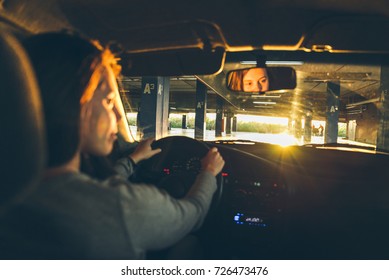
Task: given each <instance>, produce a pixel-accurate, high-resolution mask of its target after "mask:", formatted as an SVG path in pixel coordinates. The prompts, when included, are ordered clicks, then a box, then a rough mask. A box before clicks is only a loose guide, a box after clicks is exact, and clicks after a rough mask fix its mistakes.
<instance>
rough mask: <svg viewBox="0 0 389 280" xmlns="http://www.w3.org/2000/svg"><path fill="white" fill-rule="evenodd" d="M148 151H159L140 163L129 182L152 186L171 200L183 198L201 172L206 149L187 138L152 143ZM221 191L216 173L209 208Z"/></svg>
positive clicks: (174, 138) (220, 180)
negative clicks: (167, 195) (170, 197)
mask: <svg viewBox="0 0 389 280" xmlns="http://www.w3.org/2000/svg"><path fill="white" fill-rule="evenodd" d="M152 148H153V149H156V148H160V149H161V150H162V151H161V152H160V153H159V154H157V155H155V156H153V157H152V158H150V159H148V160H144V161H142V162H141V163H140V164H139V167H138V170H137V172H136V173H135V177H133V178H131V180H132V181H138V182H144V183H150V184H153V185H155V186H157V187H158V188H161V189H164V190H166V191H167V192H168V193H169V194H170V195H171V196H172V197H174V198H177V199H179V198H183V197H184V196H185V195H186V194H187V193H188V191H189V190H190V188H191V186H192V185H193V183H194V182H195V180H196V176H197V175H198V174H199V172H200V170H201V159H202V158H203V157H204V156H205V155H206V154H207V152H208V150H209V148H208V146H207V145H206V144H204V143H203V142H200V141H197V140H195V139H192V138H189V137H185V136H170V137H166V138H162V139H160V140H158V141H155V142H154V143H153V144H152ZM222 189H223V180H222V176H221V175H220V174H219V175H218V177H217V190H216V192H215V194H214V197H213V201H212V204H211V208H215V207H216V205H217V204H218V203H219V201H220V198H221V194H222Z"/></svg>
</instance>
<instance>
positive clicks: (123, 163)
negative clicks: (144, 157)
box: [113, 157, 136, 179]
mask: <svg viewBox="0 0 389 280" xmlns="http://www.w3.org/2000/svg"><path fill="white" fill-rule="evenodd" d="M135 167H136V164H135V163H134V162H133V161H132V160H131V158H129V157H124V158H121V159H118V160H117V161H116V162H115V164H114V166H113V169H114V170H115V171H116V172H117V174H119V175H120V176H122V177H124V178H125V179H128V178H129V177H130V176H131V175H132V173H134V170H135Z"/></svg>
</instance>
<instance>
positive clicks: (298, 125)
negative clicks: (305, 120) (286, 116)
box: [294, 116, 303, 141]
mask: <svg viewBox="0 0 389 280" xmlns="http://www.w3.org/2000/svg"><path fill="white" fill-rule="evenodd" d="M302 126H303V125H302V121H301V116H297V117H296V118H295V119H294V137H295V138H296V139H298V140H299V141H300V140H301V134H302V133H301V131H302Z"/></svg>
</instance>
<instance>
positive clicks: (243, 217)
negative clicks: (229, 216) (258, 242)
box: [234, 212, 268, 228]
mask: <svg viewBox="0 0 389 280" xmlns="http://www.w3.org/2000/svg"><path fill="white" fill-rule="evenodd" d="M234 222H235V223H236V224H237V225H246V226H256V227H262V228H266V227H268V224H267V223H266V221H265V220H264V219H263V218H262V217H260V216H258V215H255V214H254V215H253V214H245V213H243V212H238V213H236V214H235V215H234Z"/></svg>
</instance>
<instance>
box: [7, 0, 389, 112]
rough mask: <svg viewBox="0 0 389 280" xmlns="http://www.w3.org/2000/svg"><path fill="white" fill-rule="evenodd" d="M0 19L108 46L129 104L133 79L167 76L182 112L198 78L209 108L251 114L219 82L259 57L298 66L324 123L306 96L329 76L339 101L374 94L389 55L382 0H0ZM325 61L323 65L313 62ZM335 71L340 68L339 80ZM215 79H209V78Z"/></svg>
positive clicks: (247, 100)
mask: <svg viewBox="0 0 389 280" xmlns="http://www.w3.org/2000/svg"><path fill="white" fill-rule="evenodd" d="M150 5H152V9H149V8H148V7H150ZM0 15H1V20H2V21H3V22H4V23H8V24H7V28H11V27H10V26H14V27H15V28H16V29H17V30H18V32H19V33H20V35H21V36H24V35H25V34H31V33H32V34H34V33H40V32H49V31H58V30H64V29H66V30H73V31H76V32H79V33H81V34H84V35H86V36H88V37H90V38H97V39H98V40H100V41H101V42H102V43H103V44H111V46H112V48H113V49H116V50H117V51H118V52H120V53H121V58H122V66H123V74H124V76H125V79H124V82H125V83H126V87H127V89H129V90H130V92H131V98H132V99H133V100H132V101H133V102H132V103H134V104H136V103H137V101H138V100H139V98H140V77H142V76H150V75H158V76H172V80H171V85H170V91H171V95H172V98H171V100H172V101H173V102H176V103H180V104H183V105H182V108H181V111H182V112H185V110H188V108H193V104H194V92H195V90H196V79H197V78H200V79H201V80H202V81H203V82H205V83H207V84H208V86H209V90H208V93H209V101H208V102H209V108H215V105H214V103H215V96H216V94H218V95H220V96H222V97H223V98H224V99H225V100H226V101H227V102H228V103H229V104H230V106H231V107H233V109H234V110H235V111H236V112H245V113H249V114H250V113H254V112H255V110H256V108H254V107H253V105H252V104H253V103H252V100H253V97H252V96H251V95H248V94H246V95H244V94H242V95H237V94H233V93H232V92H230V91H228V90H226V89H225V85H224V84H223V83H224V81H225V75H226V73H227V72H228V71H229V70H231V69H236V68H242V66H240V61H244V60H255V56H260V55H263V54H264V55H265V57H266V59H267V60H272V61H280V60H296V61H299V60H303V61H304V62H305V63H304V65H301V66H296V67H295V69H296V71H297V80H298V82H297V84H298V91H300V92H301V93H302V94H303V95H304V94H305V95H306V96H307V99H308V103H307V104H308V105H309V106H313V108H314V109H313V110H314V113H315V115H317V116H319V117H324V113H325V108H321V107H319V106H315V102H314V101H313V99H317V100H318V101H319V100H322V99H324V98H326V83H325V81H328V80H329V79H331V78H334V79H335V78H336V79H338V80H339V79H340V80H341V81H343V82H344V81H345V82H346V83H342V87H345V88H344V89H343V92H346V94H342V98H343V99H344V100H343V101H344V102H343V103H344V104H347V103H358V102H365V101H367V100H374V99H375V98H377V97H376V96H374V94H373V93H374V92H375V91H376V89H377V88H378V87H379V84H380V67H381V65H382V64H383V63H386V61H387V55H386V54H387V53H388V50H389V37H388V36H382V34H385V33H386V30H388V28H389V20H388V17H387V16H388V15H389V7H388V5H387V4H386V2H385V1H384V0H381V1H366V0H364V1H358V4H356V3H355V1H353V0H346V1H324V0H320V1H309V0H296V1H285V0H267V1H228V2H226V1H220V0H217V1H204V0H198V1H186V2H185V4H183V3H182V2H181V1H173V0H167V1H151V2H150V1H147V2H145V1H120V0H115V1H109V2H107V1H102V0H97V1H91V0H89V1H88V0H87V1H78V0H67V1H63V0H56V1H50V2H49V3H47V2H46V1H43V0H31V1H28V2H26V1H20V0H11V1H0ZM23 30H24V31H25V32H23ZM367 31H368V32H367ZM292 51H293V52H292ZM324 60H327V63H326V64H320V65H319V64H317V62H321V61H324ZM328 61H330V62H332V63H328ZM366 61H369V63H371V62H372V61H373V63H376V64H375V65H371V66H370V67H364V69H361V70H360V71H358V69H355V67H354V66H353V65H354V64H355V63H365V62H366ZM310 62H311V63H310ZM167 65H168V67H167ZM351 68H352V70H351ZM331 69H332V70H331ZM333 69H341V72H342V74H341V75H340V76H339V74H337V73H334V72H333V71H334V70H333ZM214 73H217V75H216V77H215V76H214V77H211V78H209V77H208V78H207V75H208V74H214ZM174 76H176V77H175V78H174ZM178 76H179V77H178ZM128 77H130V78H128ZM293 92H295V91H285V92H284V93H283V98H282V99H283V100H284V101H285V102H282V101H281V102H279V105H278V106H281V108H282V106H287V104H288V103H290V101H291V99H293V98H294V97H295V96H294V94H293ZM269 95H271V94H269ZM184 99H185V100H186V101H184ZM318 103H319V102H318ZM268 107H269V109H270V110H268V109H267V108H263V110H262V113H263V114H264V115H275V114H277V115H279V112H277V113H275V110H273V108H271V107H270V106H268ZM285 114H287V113H285ZM340 117H341V118H342V116H340Z"/></svg>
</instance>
